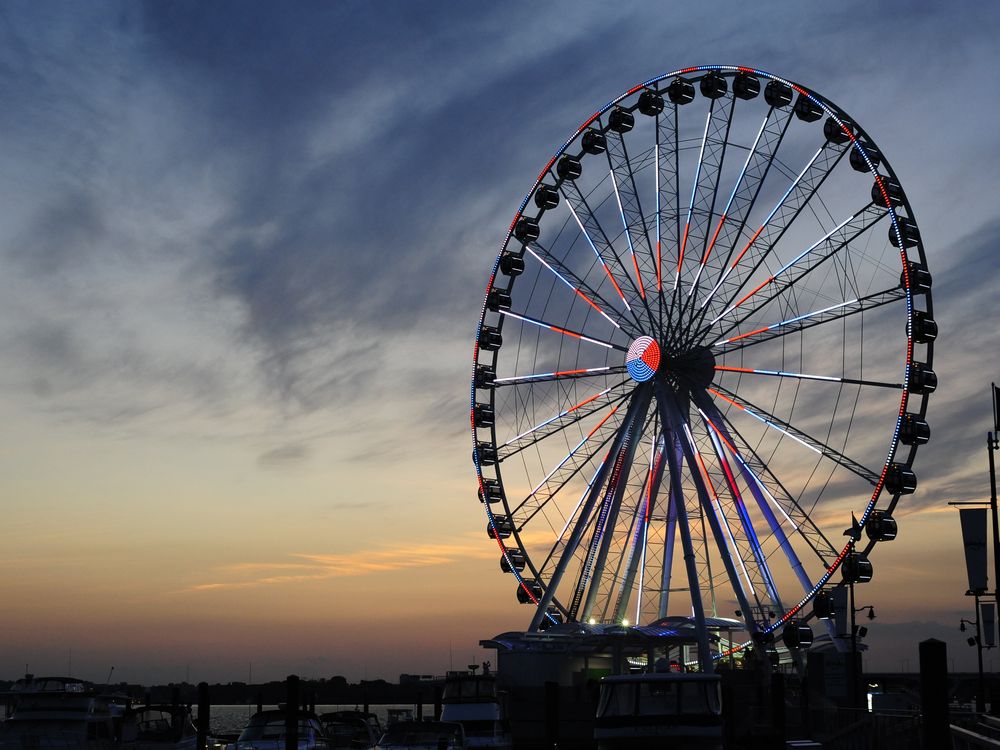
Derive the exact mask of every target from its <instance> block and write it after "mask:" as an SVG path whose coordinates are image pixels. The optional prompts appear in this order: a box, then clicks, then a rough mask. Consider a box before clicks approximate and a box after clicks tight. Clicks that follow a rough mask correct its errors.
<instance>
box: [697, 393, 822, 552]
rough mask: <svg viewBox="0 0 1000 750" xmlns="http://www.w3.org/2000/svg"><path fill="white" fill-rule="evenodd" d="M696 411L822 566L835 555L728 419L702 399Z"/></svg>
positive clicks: (818, 529)
mask: <svg viewBox="0 0 1000 750" xmlns="http://www.w3.org/2000/svg"><path fill="white" fill-rule="evenodd" d="M700 410H701V416H702V418H703V419H704V420H705V423H706V424H707V425H708V427H709V429H710V430H711V431H712V432H713V433H714V434H715V435H716V437H718V438H719V440H721V441H722V444H723V445H724V446H725V447H726V449H727V450H728V451H729V454H730V455H731V456H732V457H733V458H734V459H736V463H737V464H739V466H740V470H741V471H742V472H744V476H746V477H747V480H748V482H749V483H750V484H751V485H752V486H754V487H757V488H758V489H759V490H760V491H761V492H762V494H763V495H764V496H765V497H766V498H767V499H769V500H770V501H771V504H772V506H773V507H774V509H776V510H777V511H778V513H779V514H780V515H781V517H782V518H784V519H785V521H786V522H787V523H788V524H789V525H790V526H791V528H792V529H794V530H795V532H797V533H798V534H799V536H800V537H801V538H802V539H803V540H804V541H805V542H806V544H807V545H808V546H809V548H810V549H811V550H812V551H813V554H815V555H816V557H817V558H818V559H819V560H820V562H822V563H823V565H827V561H828V560H832V559H833V558H835V557H836V556H837V554H838V552H839V550H838V549H836V548H835V547H834V546H833V545H832V544H831V543H830V541H829V539H827V537H826V535H825V534H824V533H823V532H822V531H821V530H820V528H819V527H818V526H817V525H816V523H815V521H813V520H812V518H811V517H810V515H809V513H807V512H806V511H805V509H803V508H802V506H801V505H800V504H799V502H798V501H797V500H796V499H795V498H794V497H793V496H792V494H791V493H790V492H789V491H788V490H787V489H786V488H785V486H784V485H783V484H782V483H781V480H779V479H778V478H777V477H776V476H775V475H774V472H772V471H771V470H770V469H769V468H768V466H767V464H766V463H765V462H764V461H763V459H761V457H760V456H759V455H758V454H757V452H756V451H755V450H754V449H753V448H752V447H751V445H750V443H749V442H748V441H747V440H746V439H745V438H744V437H743V435H742V434H741V433H740V431H739V430H738V429H737V428H736V427H735V425H733V423H732V421H731V420H727V419H726V418H725V417H724V416H723V415H722V414H721V413H720V412H719V411H718V409H716V407H715V405H714V404H712V402H711V400H707V399H706V400H703V403H702V404H701V407H700ZM751 479H752V482H751V481H750V480H751Z"/></svg>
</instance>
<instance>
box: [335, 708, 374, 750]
mask: <svg viewBox="0 0 1000 750" xmlns="http://www.w3.org/2000/svg"><path fill="white" fill-rule="evenodd" d="M344 713H347V712H344ZM357 713H361V712H357ZM326 717H327V715H326V714H324V715H323V716H320V717H319V718H320V722H321V723H322V724H323V731H324V733H325V734H326V739H327V742H328V743H329V744H330V748H331V750H342V749H344V750H371V749H372V748H373V747H375V743H376V742H378V738H379V737H380V736H381V734H382V733H381V732H376V731H375V729H374V728H373V726H372V724H371V723H369V722H368V720H367V719H365V718H363V717H362V716H338V717H335V718H326Z"/></svg>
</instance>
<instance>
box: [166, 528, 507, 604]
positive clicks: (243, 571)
mask: <svg viewBox="0 0 1000 750" xmlns="http://www.w3.org/2000/svg"><path fill="white" fill-rule="evenodd" d="M289 557H290V558H292V560H291V561H283V562H282V561H261V562H245V563H236V564H233V565H227V566H224V567H222V568H220V569H219V578H218V579H217V580H214V581H210V582H206V583H199V584H195V585H193V586H190V587H188V588H187V589H184V590H183V592H182V593H184V592H198V591H219V590H225V589H247V588H255V587H258V586H276V585H284V584H297V583H305V582H309V581H322V580H327V579H330V578H346V577H354V576H365V575H373V574H377V573H390V572H393V571H397V570H405V569H407V568H426V567H433V566H441V565H452V564H455V563H457V562H459V561H461V560H468V559H491V558H494V557H498V553H497V550H496V548H495V547H494V546H492V545H491V544H489V543H487V541H486V540H483V539H480V538H479V537H478V536H477V537H476V539H475V540H473V539H472V538H471V537H470V538H469V540H468V541H461V542H459V543H447V544H415V545H404V546H397V547H383V548H376V549H371V550H358V551H356V552H347V553H340V554H312V553H305V552H295V553H291V554H290V555H289Z"/></svg>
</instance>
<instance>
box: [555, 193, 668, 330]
mask: <svg viewBox="0 0 1000 750" xmlns="http://www.w3.org/2000/svg"><path fill="white" fill-rule="evenodd" d="M560 190H561V192H562V195H563V197H564V198H565V199H566V206H567V208H569V211H570V213H571V214H572V216H573V219H574V220H575V221H576V225H577V226H578V227H579V229H580V232H581V233H582V234H583V237H584V239H586V241H587V244H588V245H589V246H590V249H591V250H593V252H594V255H595V256H596V257H597V261H598V262H599V263H600V264H601V267H602V268H603V269H604V273H605V275H606V276H607V277H608V280H609V281H610V282H611V285H612V286H613V287H614V288H615V292H616V293H617V294H618V297H619V299H621V301H622V304H623V305H624V306H625V309H626V310H628V311H629V312H630V313H631V314H632V316H633V317H634V318H635V321H636V324H637V325H639V326H640V327H642V323H641V321H640V319H639V318H638V317H637V313H636V310H635V309H634V308H635V307H638V308H640V309H643V308H645V309H646V311H647V314H648V308H646V306H645V305H646V301H645V298H644V296H643V295H642V294H641V293H640V292H639V289H638V287H637V286H636V285H635V282H634V281H633V280H632V274H631V273H630V272H629V269H628V266H627V265H626V264H625V263H623V262H622V259H621V258H620V257H619V256H618V253H617V252H616V251H615V248H614V245H613V244H612V243H611V240H610V239H608V236H607V234H606V233H605V231H604V228H603V227H602V226H601V223H600V222H599V221H598V220H597V217H596V216H595V215H594V212H593V211H592V210H591V208H590V206H589V205H588V203H587V199H586V198H585V197H584V196H583V194H582V193H581V192H580V190H579V188H578V187H577V186H576V183H574V182H566V183H563V185H562V187H561V188H560ZM606 258H608V259H613V260H614V262H615V265H616V266H617V268H618V269H619V270H620V275H621V277H622V279H623V283H621V284H619V282H618V279H617V278H616V275H615V273H614V272H613V271H612V269H611V267H610V266H609V265H608V262H607V260H606ZM626 289H627V290H628V291H629V296H630V297H631V298H632V300H631V303H630V302H629V299H627V298H626V296H625V290H626Z"/></svg>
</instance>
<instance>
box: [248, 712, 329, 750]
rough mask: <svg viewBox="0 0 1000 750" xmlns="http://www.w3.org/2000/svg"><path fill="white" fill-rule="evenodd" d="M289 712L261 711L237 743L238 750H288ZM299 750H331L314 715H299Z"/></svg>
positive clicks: (302, 713)
mask: <svg viewBox="0 0 1000 750" xmlns="http://www.w3.org/2000/svg"><path fill="white" fill-rule="evenodd" d="M285 721H286V712H285V711H284V710H283V709H271V710H267V711H258V712H257V713H255V714H254V715H253V716H251V717H250V721H249V722H247V725H246V726H245V727H244V728H243V731H242V732H240V736H239V737H238V738H237V739H236V749H235V750H285ZM296 724H297V734H298V748H299V750H329V747H330V743H329V742H328V741H327V739H326V734H325V733H324V732H323V727H322V725H321V724H320V722H319V719H318V718H317V717H316V714H314V713H312V712H311V711H299V712H298V714H297V722H296Z"/></svg>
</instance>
